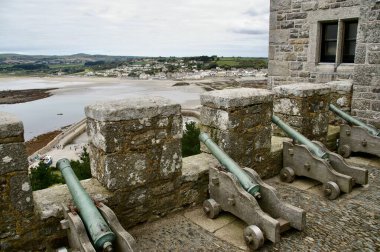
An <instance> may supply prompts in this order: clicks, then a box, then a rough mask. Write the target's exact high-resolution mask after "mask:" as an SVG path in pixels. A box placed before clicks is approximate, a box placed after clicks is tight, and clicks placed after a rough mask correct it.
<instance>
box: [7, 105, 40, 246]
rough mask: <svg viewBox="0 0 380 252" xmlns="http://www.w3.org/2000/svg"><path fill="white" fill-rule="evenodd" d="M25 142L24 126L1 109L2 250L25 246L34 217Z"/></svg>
mask: <svg viewBox="0 0 380 252" xmlns="http://www.w3.org/2000/svg"><path fill="white" fill-rule="evenodd" d="M27 160H28V159H27V154H26V149H25V144H24V127H23V124H22V122H21V121H19V120H18V119H17V118H15V117H14V116H12V115H10V114H8V113H3V112H0V198H1V206H0V211H1V212H0V251H6V250H11V249H14V248H22V246H23V244H25V243H23V242H22V240H21V241H19V239H20V238H21V237H24V236H27V235H28V232H29V231H30V230H28V226H30V225H31V224H32V220H33V196H32V187H31V184H30V181H29V177H28V161H27Z"/></svg>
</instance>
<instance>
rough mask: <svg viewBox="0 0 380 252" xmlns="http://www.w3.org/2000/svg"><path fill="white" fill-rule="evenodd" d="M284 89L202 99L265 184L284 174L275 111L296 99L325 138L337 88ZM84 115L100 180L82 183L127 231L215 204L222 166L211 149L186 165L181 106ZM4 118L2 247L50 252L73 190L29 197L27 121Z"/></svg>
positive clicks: (105, 106)
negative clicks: (213, 190)
mask: <svg viewBox="0 0 380 252" xmlns="http://www.w3.org/2000/svg"><path fill="white" fill-rule="evenodd" d="M278 89H279V90H291V91H289V92H283V91H279V92H280V94H281V95H277V93H276V92H277V91H276V89H275V90H274V91H273V92H272V91H269V90H263V89H227V90H222V91H214V92H208V93H205V94H203V95H201V102H202V105H203V106H202V108H201V114H200V124H201V125H200V127H201V130H202V131H204V132H207V133H209V134H210V136H211V137H212V138H213V140H214V141H215V142H216V143H218V144H219V145H220V146H221V148H223V149H224V151H225V152H226V153H227V154H228V155H229V156H231V157H232V158H233V159H234V160H236V161H237V162H238V163H239V164H240V165H241V166H242V167H249V168H252V169H254V170H256V171H257V173H258V174H259V175H260V176H261V177H262V178H270V177H273V176H275V175H277V174H278V173H279V171H280V169H281V168H282V141H284V138H278V137H272V126H271V116H272V114H273V110H274V112H275V113H280V108H282V109H286V108H285V107H284V106H283V105H281V106H277V105H276V104H278V103H281V104H282V103H283V101H281V100H280V99H287V100H289V101H292V99H294V101H296V102H294V103H292V102H291V103H292V104H293V105H292V106H296V108H294V109H298V110H300V111H309V110H310V109H313V111H310V113H302V114H301V115H299V116H302V117H303V120H305V121H313V120H314V121H315V120H320V121H319V122H318V125H319V126H320V128H323V131H322V132H323V134H324V136H325V137H326V136H327V127H328V110H327V109H326V106H328V103H329V101H330V96H329V95H330V92H327V91H326V90H330V87H321V86H319V85H312V84H303V85H292V86H283V87H278ZM305 92H306V93H307V94H308V95H303V94H304V93H305ZM239 97H241V99H239ZM310 99H311V100H312V101H310ZM274 104H275V105H274ZM310 104H316V108H314V107H313V106H310ZM276 106H277V107H276ZM297 106H298V107H297ZM273 108H274V109H273ZM276 109H277V110H278V111H276ZM85 110H86V116H87V133H88V136H89V141H90V143H89V146H90V148H89V150H90V161H91V173H92V176H93V178H92V179H89V180H84V181H81V183H82V185H83V186H84V188H85V189H86V190H87V191H88V193H89V194H90V195H91V196H92V197H93V198H94V199H96V200H99V201H102V202H105V203H106V204H107V205H108V206H109V207H110V208H111V209H112V210H113V211H114V212H115V213H116V215H117V216H118V218H119V221H120V223H121V224H122V225H123V226H124V227H125V228H129V227H132V226H135V225H137V224H140V223H144V222H150V221H154V220H157V219H159V218H162V217H163V216H166V215H168V214H170V213H173V212H176V211H179V210H181V209H185V208H187V207H189V206H194V205H198V204H201V203H202V202H203V201H204V200H205V199H207V198H208V170H209V168H210V167H215V166H217V165H218V164H219V163H218V161H217V160H216V159H215V158H214V157H213V156H212V155H210V154H208V153H207V150H206V149H205V148H204V146H203V147H202V150H203V152H204V153H202V154H199V155H195V156H191V157H186V158H182V153H181V138H182V117H181V108H180V106H179V105H178V104H173V103H172V102H171V101H169V100H167V99H164V98H160V97H144V98H141V99H130V100H122V101H111V102H105V103H98V104H93V105H90V106H88V107H86V109H85ZM317 110H318V111H320V112H318V111H317ZM318 113H321V114H322V115H323V116H320V115H319V114H318ZM282 114H285V113H282ZM0 118H2V120H1V124H0V153H1V157H2V159H0V175H1V177H0V179H1V180H0V182H1V185H2V191H1V196H2V199H4V205H5V207H4V208H3V209H5V211H4V210H3V212H2V218H1V221H0V239H1V247H0V248H1V249H2V250H17V249H21V248H22V249H32V250H46V249H51V248H55V247H58V246H62V245H65V244H67V240H66V239H67V238H66V232H65V230H62V229H61V228H60V227H59V221H60V219H61V218H62V204H69V203H70V202H71V196H70V195H69V193H68V190H67V187H66V185H57V186H53V187H51V188H47V189H44V190H40V191H35V192H32V191H31V186H30V182H29V178H28V172H27V165H28V164H27V157H26V153H25V144H24V142H23V136H22V134H23V127H22V123H21V122H20V121H19V120H17V119H16V118H15V117H13V116H12V115H9V114H5V113H1V114H0ZM321 118H322V119H321ZM301 126H302V125H301ZM300 129H302V127H301V128H300ZM312 133H315V131H313V132H312ZM309 137H311V138H313V137H319V135H318V134H317V135H310V136H309ZM4 213H6V214H4Z"/></svg>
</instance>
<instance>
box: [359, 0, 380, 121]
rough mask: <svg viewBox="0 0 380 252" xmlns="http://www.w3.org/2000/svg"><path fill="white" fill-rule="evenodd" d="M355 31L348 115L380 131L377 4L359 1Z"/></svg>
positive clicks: (379, 10)
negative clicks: (354, 53)
mask: <svg viewBox="0 0 380 252" xmlns="http://www.w3.org/2000/svg"><path fill="white" fill-rule="evenodd" d="M363 2H365V3H366V4H362V7H361V9H360V23H359V25H360V26H359V29H358V38H357V47H356V57H355V70H354V78H353V80H354V87H353V102H352V114H353V115H354V116H355V117H357V118H358V119H361V120H363V121H364V122H366V123H370V124H372V125H374V126H376V127H377V128H380V2H379V1H376V0H366V1H363Z"/></svg>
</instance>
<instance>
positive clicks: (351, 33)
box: [345, 22, 358, 40]
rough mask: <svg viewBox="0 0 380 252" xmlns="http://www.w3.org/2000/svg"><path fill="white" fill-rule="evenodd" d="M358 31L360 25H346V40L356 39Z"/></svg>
mask: <svg viewBox="0 0 380 252" xmlns="http://www.w3.org/2000/svg"><path fill="white" fill-rule="evenodd" d="M357 30H358V23H357V22H355V23H346V32H345V35H346V36H345V39H355V40H356V33H357Z"/></svg>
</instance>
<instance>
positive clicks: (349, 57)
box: [320, 20, 358, 63]
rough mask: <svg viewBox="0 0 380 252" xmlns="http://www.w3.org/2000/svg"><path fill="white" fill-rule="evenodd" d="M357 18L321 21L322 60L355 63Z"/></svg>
mask: <svg viewBox="0 0 380 252" xmlns="http://www.w3.org/2000/svg"><path fill="white" fill-rule="evenodd" d="M357 28H358V21H357V20H350V21H343V22H329V23H321V54H320V62H333V63H334V62H336V63H340V62H343V63H354V59H355V48H356V34H357Z"/></svg>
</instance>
